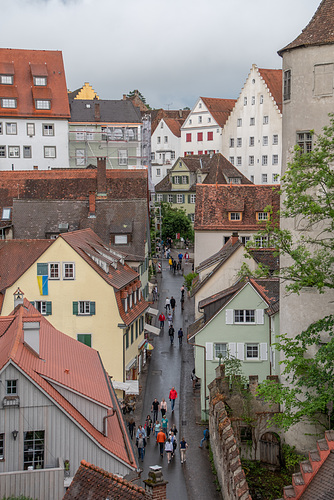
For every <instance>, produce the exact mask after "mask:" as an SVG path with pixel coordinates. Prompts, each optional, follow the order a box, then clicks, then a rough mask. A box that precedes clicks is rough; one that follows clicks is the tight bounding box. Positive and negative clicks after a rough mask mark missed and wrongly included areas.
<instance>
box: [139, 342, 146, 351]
mask: <svg viewBox="0 0 334 500" xmlns="http://www.w3.org/2000/svg"><path fill="white" fill-rule="evenodd" d="M145 342H147V340H146V339H143V340H142V341H141V342H139V344H138V350H139V349H140V348H141V347H142V346H143V345H144V344H145Z"/></svg>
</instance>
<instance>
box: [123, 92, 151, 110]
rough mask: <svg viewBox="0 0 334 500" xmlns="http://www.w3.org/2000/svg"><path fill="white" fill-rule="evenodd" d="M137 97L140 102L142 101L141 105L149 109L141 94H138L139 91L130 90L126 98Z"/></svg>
mask: <svg viewBox="0 0 334 500" xmlns="http://www.w3.org/2000/svg"><path fill="white" fill-rule="evenodd" d="M136 95H137V96H138V97H139V99H140V100H141V101H143V103H144V104H145V106H147V108H148V109H151V106H150V105H149V104H148V103H147V102H146V98H145V97H144V96H143V94H142V93H141V92H139V90H131V91H130V92H129V93H128V94H127V96H126V97H128V98H129V99H131V98H132V97H135V96H136Z"/></svg>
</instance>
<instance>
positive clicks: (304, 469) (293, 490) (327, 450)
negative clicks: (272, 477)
mask: <svg viewBox="0 0 334 500" xmlns="http://www.w3.org/2000/svg"><path fill="white" fill-rule="evenodd" d="M333 476H334V430H331V431H326V432H325V438H324V439H319V440H318V441H317V448H316V449H315V450H312V451H310V452H309V459H308V460H305V461H304V462H301V463H300V472H298V473H296V474H293V475H292V485H290V486H286V487H285V488H284V500H287V499H291V498H292V499H294V500H315V499H317V500H330V499H333V498H334V481H333Z"/></svg>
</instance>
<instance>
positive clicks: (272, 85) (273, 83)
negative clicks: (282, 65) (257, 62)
mask: <svg viewBox="0 0 334 500" xmlns="http://www.w3.org/2000/svg"><path fill="white" fill-rule="evenodd" d="M258 71H259V73H260V75H261V76H262V78H263V80H264V82H265V84H266V85H267V87H268V89H269V91H270V92H271V95H272V96H273V98H274V100H275V102H276V104H277V106H278V108H279V110H280V112H281V113H282V109H283V97H282V70H281V69H264V68H258Z"/></svg>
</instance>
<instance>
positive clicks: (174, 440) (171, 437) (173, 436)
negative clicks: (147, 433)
mask: <svg viewBox="0 0 334 500" xmlns="http://www.w3.org/2000/svg"><path fill="white" fill-rule="evenodd" d="M168 437H169V438H170V440H171V442H172V443H173V453H172V457H174V453H175V450H176V448H177V439H176V436H175V434H174V432H173V431H169V434H168Z"/></svg>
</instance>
